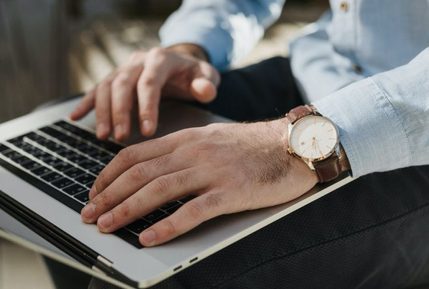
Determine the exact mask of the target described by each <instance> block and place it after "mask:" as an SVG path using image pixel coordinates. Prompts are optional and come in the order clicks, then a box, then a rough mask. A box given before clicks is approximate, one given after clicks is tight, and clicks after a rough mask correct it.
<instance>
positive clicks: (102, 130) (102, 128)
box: [97, 123, 109, 138]
mask: <svg viewBox="0 0 429 289" xmlns="http://www.w3.org/2000/svg"><path fill="white" fill-rule="evenodd" d="M108 133H109V128H108V127H107V125H106V124H104V123H100V124H99V125H97V136H98V137H99V138H102V137H105V136H106V135H107V134H108Z"/></svg>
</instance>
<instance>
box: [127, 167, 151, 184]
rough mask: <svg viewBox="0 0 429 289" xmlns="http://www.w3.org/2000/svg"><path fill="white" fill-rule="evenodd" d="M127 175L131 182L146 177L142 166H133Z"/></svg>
mask: <svg viewBox="0 0 429 289" xmlns="http://www.w3.org/2000/svg"><path fill="white" fill-rule="evenodd" d="M129 173H130V178H131V180H132V181H139V180H141V179H143V178H145V176H146V175H147V174H146V168H145V166H144V165H143V164H137V165H134V166H133V167H132V168H131V170H130V172H129Z"/></svg>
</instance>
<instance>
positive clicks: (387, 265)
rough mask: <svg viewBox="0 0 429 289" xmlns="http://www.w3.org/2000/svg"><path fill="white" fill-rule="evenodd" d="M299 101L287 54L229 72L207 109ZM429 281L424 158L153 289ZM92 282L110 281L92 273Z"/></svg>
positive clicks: (243, 115) (275, 107) (245, 115)
mask: <svg viewBox="0 0 429 289" xmlns="http://www.w3.org/2000/svg"><path fill="white" fill-rule="evenodd" d="M301 102H302V100H301V97H300V95H299V92H298V90H297V89H296V85H295V83H294V80H293V76H292V73H291V71H290V66H289V61H288V59H286V58H280V57H277V58H272V59H269V60H266V61H264V62H261V63H259V64H257V65H253V66H249V67H246V68H244V69H239V70H235V71H231V72H227V73H225V74H224V75H223V77H222V83H221V86H220V88H219V96H218V98H217V99H216V100H215V101H214V102H213V103H211V104H210V105H208V107H207V108H208V109H210V110H212V111H214V112H216V113H219V114H221V115H225V116H227V117H230V118H232V119H235V120H239V121H251V120H260V119H269V118H275V117H280V116H282V115H283V114H284V113H286V112H287V111H288V110H289V109H290V108H292V107H295V106H297V105H299V104H301ZM70 270H71V269H70ZM53 273H54V274H56V275H54V278H56V279H60V278H63V279H62V281H65V280H66V276H64V274H58V273H55V272H53ZM63 273H64V272H63ZM60 275H61V276H60ZM71 284H73V283H71ZM428 284H429V166H422V167H412V168H405V169H401V170H395V171H391V172H385V173H375V174H371V175H367V176H364V177H361V178H359V179H357V180H355V181H354V182H352V183H350V184H348V185H346V186H344V187H342V188H340V189H338V190H336V191H335V192H332V193H331V194H329V195H327V196H325V197H323V198H322V199H320V200H318V201H316V202H314V203H312V204H310V205H307V206H306V207H304V208H302V209H300V210H298V211H296V212H294V213H292V214H290V215H288V216H287V217H285V218H283V219H281V220H279V221H277V222H275V223H273V224H271V225H269V226H267V227H265V228H263V229H262V230H260V231H258V232H256V233H254V234H252V235H250V236H248V237H246V238H244V239H242V240H241V241H239V242H237V243H235V244H233V245H231V246H229V247H227V248H225V249H223V250H222V251H220V252H218V253H216V254H214V255H212V256H210V257H209V258H207V259H205V260H202V261H201V262H199V263H197V264H195V265H194V266H192V267H191V268H188V269H186V270H184V271H182V272H180V273H179V274H177V275H175V276H173V277H171V278H170V279H168V280H166V281H164V282H162V283H160V284H158V285H156V286H155V287H154V288H157V289H158V288H159V289H161V288H186V289H193V288H195V289H197V288H198V289H200V288H222V289H232V288H246V289H250V288H255V289H256V288H294V289H295V288H300V289H304V288H335V289H340V288H347V289H348V288H417V287H420V286H424V285H428ZM428 287H429V286H428ZM59 288H61V289H63V288H66V287H59ZM92 288H112V287H108V286H107V285H106V284H104V285H103V284H102V283H100V282H97V281H95V282H93V285H92Z"/></svg>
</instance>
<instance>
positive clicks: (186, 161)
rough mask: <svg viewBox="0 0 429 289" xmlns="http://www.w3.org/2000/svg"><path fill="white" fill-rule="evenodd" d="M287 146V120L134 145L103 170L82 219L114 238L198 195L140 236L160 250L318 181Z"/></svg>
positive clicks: (201, 131) (295, 194)
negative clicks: (172, 203)
mask: <svg viewBox="0 0 429 289" xmlns="http://www.w3.org/2000/svg"><path fill="white" fill-rule="evenodd" d="M286 148H287V120H286V119H279V120H275V121H269V122H257V123H250V124H212V125H209V126H206V127H201V128H191V129H185V130H182V131H178V132H176V133H172V134H169V135H167V136H165V137H162V138H159V139H154V140H149V141H145V142H143V143H140V144H137V145H133V146H130V147H128V148H126V149H124V150H122V151H121V152H120V153H119V154H118V155H117V156H116V157H115V158H114V159H113V160H112V162H111V163H110V164H109V165H108V166H107V167H106V168H105V169H104V170H103V171H102V172H101V173H100V175H99V177H98V178H97V180H96V182H95V184H94V186H93V188H92V189H91V191H90V199H91V201H90V203H89V204H88V205H87V206H86V207H85V208H84V209H83V210H82V219H83V221H84V222H86V223H95V222H96V223H97V226H98V228H99V230H100V231H101V232H104V233H110V232H113V231H115V230H117V229H119V228H121V227H123V226H125V225H127V224H129V223H131V222H133V221H135V220H137V219H139V218H141V217H142V216H144V215H147V214H148V213H150V212H151V211H153V210H154V209H156V208H158V207H160V206H162V205H163V204H165V203H167V202H168V201H171V200H175V199H179V198H181V197H183V196H185V195H187V194H189V193H192V194H194V195H197V197H196V198H194V199H192V200H191V201H189V202H187V203H185V204H184V205H183V206H182V207H181V208H180V209H179V210H177V211H176V212H175V213H174V214H172V215H171V216H169V217H167V218H165V219H163V220H161V221H159V222H158V223H155V224H154V225H152V226H151V227H150V228H148V229H146V230H145V231H143V232H142V233H141V234H140V237H139V240H140V242H141V244H142V245H144V246H154V245H158V244H161V243H164V242H167V241H169V240H171V239H173V238H176V237H177V236H179V235H181V234H183V233H185V232H187V231H189V230H191V229H192V228H194V227H196V226H198V225H199V224H201V223H202V222H204V221H207V220H209V219H211V218H214V217H216V216H219V215H222V214H230V213H235V212H240V211H245V210H253V209H258V208H263V207H269V206H274V205H278V204H282V203H285V202H288V201H291V200H293V199H295V198H297V197H299V196H301V195H303V194H304V193H305V192H307V191H309V190H310V189H311V188H312V187H313V186H314V185H315V184H316V183H317V181H318V179H317V176H316V174H315V173H314V172H313V171H311V170H310V169H309V168H308V166H307V165H306V164H305V163H304V162H303V161H301V160H299V159H297V158H295V157H293V156H291V155H289V154H288V153H287V151H286Z"/></svg>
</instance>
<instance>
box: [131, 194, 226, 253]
mask: <svg viewBox="0 0 429 289" xmlns="http://www.w3.org/2000/svg"><path fill="white" fill-rule="evenodd" d="M226 205H227V203H226V202H225V201H224V197H223V195H222V194H219V193H206V194H203V195H201V196H199V197H197V198H195V199H192V200H191V201H189V202H188V203H186V204H184V205H183V206H182V207H181V208H180V209H179V210H177V211H176V212H175V213H174V214H173V215H171V216H169V217H168V218H165V219H163V220H161V221H159V222H158V223H156V224H154V225H153V226H151V227H150V228H148V229H146V230H145V231H143V232H142V233H141V234H140V236H139V240H140V243H141V244H142V245H143V246H147V247H149V246H156V245H159V244H162V243H165V242H167V241H170V240H172V239H174V238H176V237H178V236H180V235H182V234H184V233H186V232H188V231H190V230H191V229H193V228H195V227H196V226H198V225H200V224H201V223H203V222H205V221H207V220H209V219H211V218H214V217H216V216H219V215H222V214H224V213H225V212H227V208H226Z"/></svg>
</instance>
